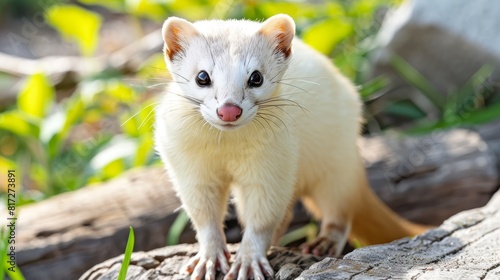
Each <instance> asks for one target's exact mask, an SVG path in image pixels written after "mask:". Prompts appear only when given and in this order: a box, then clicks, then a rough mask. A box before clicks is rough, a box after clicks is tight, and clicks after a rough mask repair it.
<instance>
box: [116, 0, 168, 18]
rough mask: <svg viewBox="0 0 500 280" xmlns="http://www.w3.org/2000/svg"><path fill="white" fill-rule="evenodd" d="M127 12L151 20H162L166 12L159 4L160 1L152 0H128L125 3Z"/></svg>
mask: <svg viewBox="0 0 500 280" xmlns="http://www.w3.org/2000/svg"><path fill="white" fill-rule="evenodd" d="M125 5H126V6H127V10H128V11H129V12H130V13H132V14H134V15H138V16H145V17H148V18H150V19H152V20H157V21H160V20H164V19H165V17H166V10H165V8H164V7H163V6H162V5H161V4H160V1H152V0H128V1H125Z"/></svg>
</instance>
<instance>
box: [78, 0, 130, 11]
mask: <svg viewBox="0 0 500 280" xmlns="http://www.w3.org/2000/svg"><path fill="white" fill-rule="evenodd" d="M78 1H79V2H80V3H83V4H86V5H99V6H102V7H106V8H108V9H111V10H115V11H118V12H123V11H124V8H125V0H106V1H102V0H78Z"/></svg>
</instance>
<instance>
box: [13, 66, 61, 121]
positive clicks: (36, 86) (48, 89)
mask: <svg viewBox="0 0 500 280" xmlns="http://www.w3.org/2000/svg"><path fill="white" fill-rule="evenodd" d="M53 101H54V88H53V86H52V85H51V83H50V81H49V80H48V79H47V78H46V77H45V76H44V75H43V74H42V73H37V74H34V75H33V76H31V77H29V78H28V79H27V81H26V83H25V84H24V86H23V88H22V90H21V92H20V93H19V97H18V99H17V106H18V108H19V110H21V111H23V112H25V113H26V114H28V115H31V116H33V117H38V118H42V117H44V116H45V114H46V113H47V110H48V109H49V106H50V105H51V104H52V102H53Z"/></svg>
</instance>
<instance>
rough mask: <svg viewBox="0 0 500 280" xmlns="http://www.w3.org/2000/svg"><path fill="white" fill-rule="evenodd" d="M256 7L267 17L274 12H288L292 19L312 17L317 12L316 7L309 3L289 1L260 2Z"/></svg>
mask: <svg viewBox="0 0 500 280" xmlns="http://www.w3.org/2000/svg"><path fill="white" fill-rule="evenodd" d="M258 8H259V9H260V11H261V12H262V14H263V15H264V17H266V18H268V17H271V16H273V15H275V14H279V13H284V14H288V15H289V16H291V17H292V18H294V19H298V18H300V17H312V16H314V15H315V13H316V12H317V9H316V8H315V7H314V6H313V5H311V4H309V3H304V2H302V3H300V4H299V3H291V2H262V3H260V4H259V5H258Z"/></svg>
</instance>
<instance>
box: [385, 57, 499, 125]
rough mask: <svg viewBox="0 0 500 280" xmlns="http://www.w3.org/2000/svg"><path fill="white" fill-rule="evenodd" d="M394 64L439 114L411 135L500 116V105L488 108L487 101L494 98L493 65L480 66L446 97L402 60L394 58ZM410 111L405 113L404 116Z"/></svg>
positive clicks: (421, 122) (427, 120)
mask: <svg viewBox="0 0 500 280" xmlns="http://www.w3.org/2000/svg"><path fill="white" fill-rule="evenodd" d="M391 65H392V66H393V67H394V69H395V70H396V71H397V73H399V74H400V75H401V77H403V78H404V79H405V80H406V81H407V82H408V83H409V84H410V85H411V86H413V87H414V88H416V89H417V90H419V92H421V93H422V95H424V96H425V97H426V98H427V99H428V100H429V101H430V102H431V103H432V104H433V106H434V108H435V110H436V111H438V112H439V115H440V116H439V118H438V119H423V120H422V121H420V122H419V123H417V125H416V126H414V127H412V128H411V129H409V130H408V132H409V133H427V132H430V131H432V130H434V129H443V128H449V127H454V126H460V125H465V124H479V123H483V122H488V121H491V120H493V119H497V118H499V117H500V103H498V102H496V103H495V102H493V104H490V105H487V102H486V101H487V99H488V98H490V97H491V96H492V95H493V89H492V87H491V86H490V85H489V84H488V78H489V77H490V76H491V74H492V73H493V70H494V68H493V67H492V66H491V65H488V64H487V65H484V66H483V67H481V68H480V69H479V70H478V71H477V72H476V73H475V74H474V75H472V77H471V78H470V79H469V81H468V82H467V83H466V84H465V85H463V86H462V87H461V88H459V89H457V90H455V91H452V92H450V93H448V94H447V95H445V94H443V93H441V92H440V91H439V90H437V89H436V88H435V87H434V86H433V85H432V83H431V82H429V81H428V80H427V79H426V78H425V77H424V76H423V75H422V74H420V73H419V72H418V71H417V70H416V69H415V68H413V67H412V66H411V65H410V64H409V63H408V62H406V61H405V60H404V59H402V58H401V57H399V56H394V57H393V58H392V60H391ZM408 111H409V110H406V112H405V113H408ZM424 116H425V115H422V116H421V117H424ZM417 118H419V117H418V116H417Z"/></svg>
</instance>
